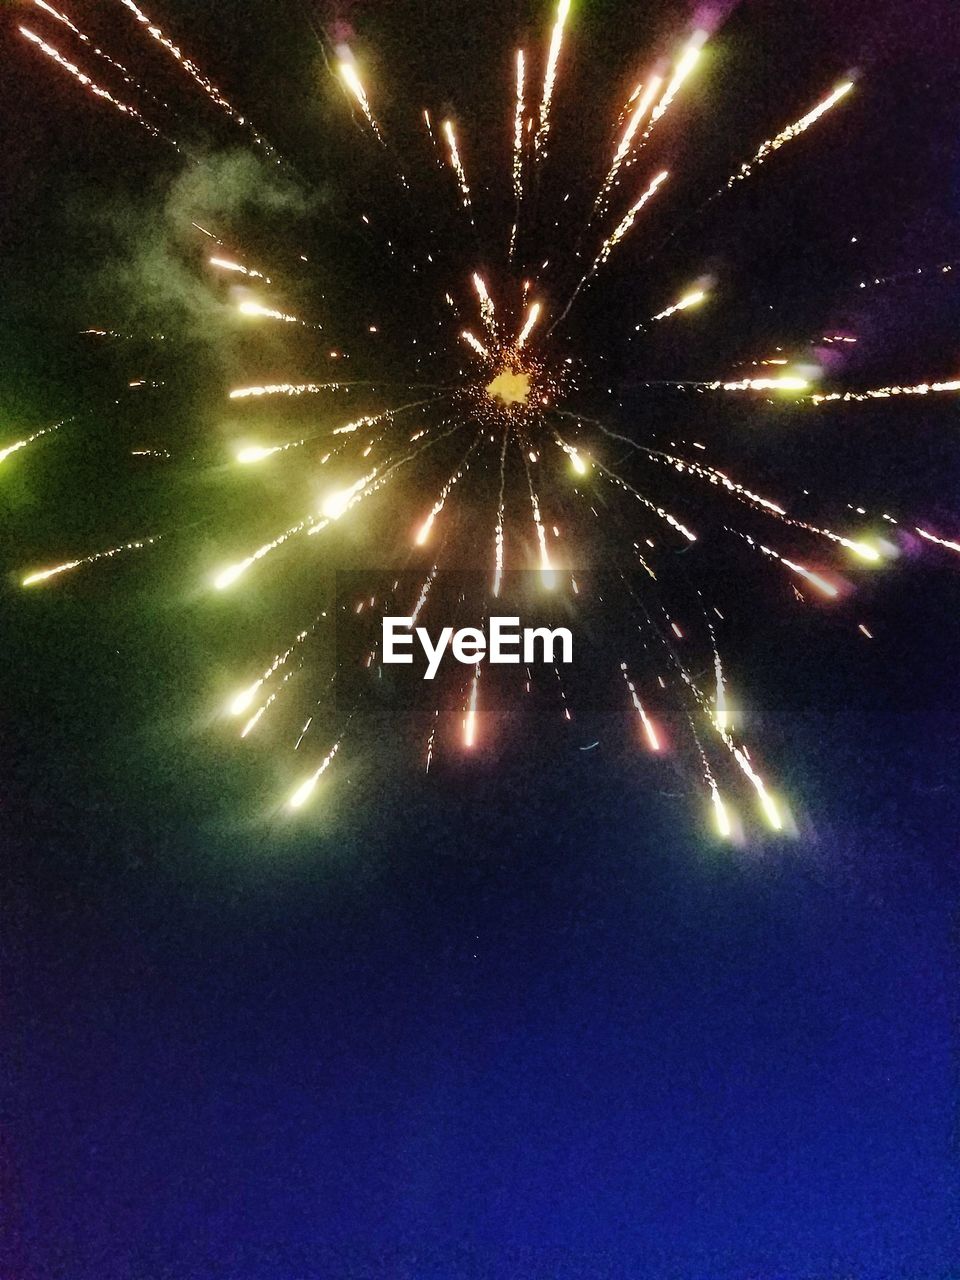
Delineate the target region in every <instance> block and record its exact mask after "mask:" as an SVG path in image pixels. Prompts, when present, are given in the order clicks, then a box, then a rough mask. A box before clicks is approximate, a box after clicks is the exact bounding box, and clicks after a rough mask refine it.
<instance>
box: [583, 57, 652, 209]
mask: <svg viewBox="0 0 960 1280" xmlns="http://www.w3.org/2000/svg"><path fill="white" fill-rule="evenodd" d="M662 83H663V81H662V80H661V79H660V77H659V76H654V77H653V79H652V80H651V81H650V83H649V84H648V85H647V89H646V92H645V93H644V95H643V97H642V98H641V99H640V101H639V102H638V103H637V105H636V106H635V107H634V109H633V112H632V114H631V116H630V119H629V120H628V121H627V125H626V128H625V129H624V131H623V136H622V137H621V139H620V144H619V146H618V147H617V149H616V151H615V152H614V156H613V161H612V163H611V165H610V168H609V170H608V172H607V176H606V177H605V178H604V180H603V185H602V187H601V188H600V191H599V193H598V195H597V198H596V201H595V202H594V210H596V209H598V208H599V207H600V205H602V204H603V202H604V200H605V198H606V196H607V194H608V193H609V191H610V188H611V187H612V186H613V184H614V182H615V181H616V177H617V174H618V173H619V172H620V166H621V165H622V164H623V162H624V160H625V159H626V157H627V155H628V154H629V152H630V148H631V147H632V146H633V139H634V137H635V136H636V132H637V130H638V129H639V127H640V125H641V124H642V123H643V121H644V120H645V119H646V115H647V112H648V111H649V110H650V106H651V104H652V102H653V100H654V98H655V97H656V95H657V93H658V92H659V90H660V85H661V84H662ZM639 89H640V86H639V85H638V86H637V89H636V90H634V97H635V96H636V94H637V93H638V92H639ZM631 101H633V99H632V98H631Z"/></svg>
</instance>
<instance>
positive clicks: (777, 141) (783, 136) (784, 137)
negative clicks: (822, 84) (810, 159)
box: [726, 80, 853, 190]
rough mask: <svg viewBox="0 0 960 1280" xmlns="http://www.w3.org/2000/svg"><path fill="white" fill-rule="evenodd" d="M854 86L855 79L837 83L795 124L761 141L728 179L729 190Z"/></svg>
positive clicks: (797, 135) (805, 128) (804, 130)
mask: <svg viewBox="0 0 960 1280" xmlns="http://www.w3.org/2000/svg"><path fill="white" fill-rule="evenodd" d="M852 88H853V81H852V80H845V81H844V82H843V84H839V85H837V87H836V89H834V90H833V92H832V93H830V94H828V95H827V96H826V97H825V98H824V99H823V101H822V102H818V103H817V105H816V106H815V107H813V108H812V109H811V110H810V111H808V112H807V114H806V115H805V116H801V117H800V119H799V120H796V121H794V123H793V124H789V125H787V127H786V128H785V129H781V131H780V132H779V133H778V134H777V135H776V136H775V137H773V138H768V139H767V141H766V142H764V143H761V145H760V147H759V148H758V150H757V153H756V155H754V157H753V158H752V159H751V160H747V161H745V162H744V163H743V164H742V165H741V166H740V168H739V169H738V170H737V171H736V173H733V174H731V175H730V177H729V178H728V179H727V183H726V189H727V190H729V188H730V187H732V186H733V185H734V183H736V182H742V181H743V180H744V179H745V178H749V177H750V175H751V174H752V173H753V171H754V169H755V168H756V167H757V166H758V165H761V164H763V162H764V161H765V160H766V159H767V157H768V156H769V155H772V153H773V152H774V151H778V150H779V149H780V148H781V147H782V146H784V145H785V143H787V142H791V141H792V140H793V139H794V138H797V137H799V136H800V134H801V133H805V132H806V131H807V129H809V128H810V126H811V125H813V124H816V122H817V121H818V120H819V119H820V117H821V116H823V115H826V113H827V112H828V111H829V110H830V109H831V108H832V107H835V106H836V105H837V103H838V102H840V101H841V100H842V99H843V98H845V97H846V96H847V94H848V93H849V92H850V90H851V89H852Z"/></svg>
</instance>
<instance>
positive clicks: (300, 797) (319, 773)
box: [287, 738, 341, 809]
mask: <svg viewBox="0 0 960 1280" xmlns="http://www.w3.org/2000/svg"><path fill="white" fill-rule="evenodd" d="M340 742H341V739H340V738H338V739H337V741H336V742H335V743H334V744H333V746H332V747H331V748H330V750H329V751H328V752H327V754H326V755H325V756H324V758H323V760H322V761H321V763H320V766H319V768H318V769H317V770H316V772H315V773H312V774H311V775H310V777H309V778H307V780H306V781H305V782H301V784H300V786H299V787H297V789H296V791H294V793H293V795H292V796H291V797H290V799H289V800H288V801H287V803H288V804H289V806H290V808H291V809H302V808H303V806H304V805H305V804H306V803H307V801H308V800H309V799H310V797H311V795H312V794H313V792H314V788H315V787H316V785H317V783H318V782H319V781H320V779H321V778H322V777H323V775H324V774H325V773H326V771H327V769H328V768H329V767H330V763H331V761H332V760H333V757H334V756H335V755H336V754H337V752H338V751H339V750H340Z"/></svg>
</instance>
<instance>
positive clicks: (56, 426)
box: [0, 418, 72, 462]
mask: <svg viewBox="0 0 960 1280" xmlns="http://www.w3.org/2000/svg"><path fill="white" fill-rule="evenodd" d="M70 421H72V419H70V418H62V419H61V420H60V421H59V422H54V423H53V424H52V425H51V426H49V427H41V428H40V430H39V431H34V432H33V433H32V434H31V435H28V436H24V437H23V439H22V440H15V441H14V442H13V444H8V445H6V446H5V448H3V449H0V462H6V460H7V458H9V457H10V455H11V453H16V452H17V450H18V449H25V448H26V447H27V445H28V444H33V442H34V440H39V439H41V437H43V436H48V435H51V434H52V433H53V432H54V431H59V430H60V428H61V427H62V426H63V425H64V423H67V422H70Z"/></svg>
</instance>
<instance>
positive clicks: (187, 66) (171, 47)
mask: <svg viewBox="0 0 960 1280" xmlns="http://www.w3.org/2000/svg"><path fill="white" fill-rule="evenodd" d="M120 3H121V4H122V5H123V6H124V8H126V9H129V10H130V12H131V13H132V14H133V15H134V17H135V18H136V19H137V21H138V22H139V23H140V25H141V26H143V27H146V29H147V32H148V33H149V35H151V36H152V37H153V38H154V40H156V41H157V43H158V44H160V45H162V46H163V48H164V49H166V51H167V52H168V53H169V54H170V56H171V57H172V58H174V59H175V60H176V61H177V62H178V63H179V64H180V66H181V67H182V68H183V70H184V71H186V73H187V75H189V76H190V77H191V79H192V80H193V81H194V82H195V83H196V84H198V85H199V86H200V88H201V89H202V90H203V91H204V93H205V94H206V95H207V97H208V98H210V99H211V101H213V102H215V103H216V104H217V106H218V107H219V108H220V109H221V111H223V112H225V113H226V115H228V116H230V118H231V119H232V120H235V121H236V123H237V124H239V125H242V126H244V127H245V128H247V129H249V130H250V134H251V136H252V138H253V140H254V142H256V144H257V146H259V147H262V148H263V149H264V151H266V152H267V154H268V155H271V156H274V155H275V154H276V153H275V152H274V150H273V147H271V146H270V144H269V143H268V142H267V141H266V139H265V138H262V137H261V136H260V134H259V133H257V131H256V129H254V127H253V125H252V124H251V123H250V121H249V120H247V119H246V117H245V116H243V115H241V114H240V113H239V112H238V111H235V110H234V108H233V107H232V106H231V105H230V103H229V102H228V101H227V99H226V98H225V97H224V96H223V94H222V93H221V92H220V90H219V89H218V88H217V86H216V85H215V84H214V83H213V82H212V81H211V80H209V79H208V78H207V77H206V76H205V75H204V74H203V72H202V71H201V70H200V68H199V67H198V66H197V65H196V64H195V63H194V62H192V61H191V60H190V59H189V58H187V57H184V55H183V54H182V53H181V52H180V50H179V49H178V48H177V46H176V45H175V44H174V43H173V42H172V41H171V40H169V39H168V38H167V37H166V36H165V35H164V34H163V32H162V31H161V30H160V28H159V27H158V26H157V25H156V23H155V22H152V21H151V19H150V18H148V17H147V15H146V14H145V13H143V12H142V11H141V10H140V9H138V8H137V6H136V5H135V4H134V2H133V0H120Z"/></svg>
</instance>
